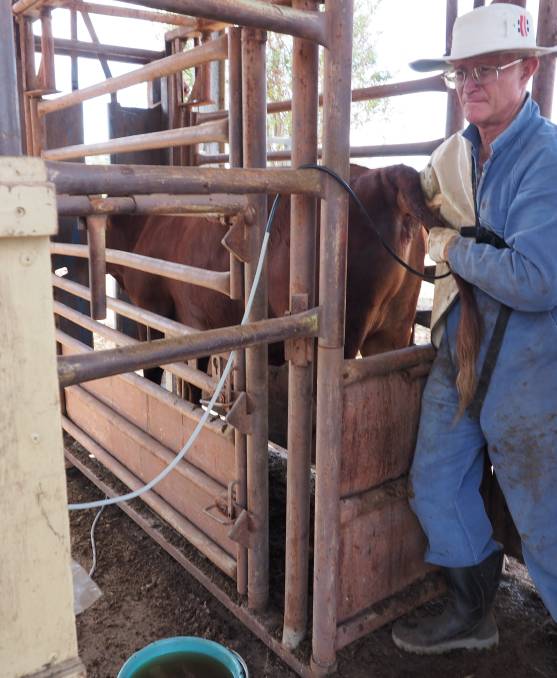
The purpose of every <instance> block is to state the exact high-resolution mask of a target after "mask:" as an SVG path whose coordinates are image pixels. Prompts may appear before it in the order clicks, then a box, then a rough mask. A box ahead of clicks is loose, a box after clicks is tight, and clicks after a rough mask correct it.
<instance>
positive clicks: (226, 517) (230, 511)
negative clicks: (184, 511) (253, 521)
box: [203, 480, 243, 525]
mask: <svg viewBox="0 0 557 678" xmlns="http://www.w3.org/2000/svg"><path fill="white" fill-rule="evenodd" d="M239 484H240V481H239V480H231V481H230V482H229V483H228V489H227V492H226V499H225V498H224V497H223V496H218V497H215V503H214V504H211V505H210V506H207V507H205V508H204V509H203V513H205V514H206V515H208V516H209V518H212V519H213V520H214V521H215V522H217V523H219V525H232V524H233V523H234V520H235V517H236V512H237V510H243V509H242V507H241V506H238V504H236V502H235V501H234V499H235V492H234V490H235V489H236V486H237V485H239ZM215 511H218V513H215Z"/></svg>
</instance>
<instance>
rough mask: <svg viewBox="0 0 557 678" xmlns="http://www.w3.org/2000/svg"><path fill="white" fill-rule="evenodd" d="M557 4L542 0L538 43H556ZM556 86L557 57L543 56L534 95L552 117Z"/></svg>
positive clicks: (536, 77) (542, 108) (550, 0)
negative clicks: (556, 59)
mask: <svg viewBox="0 0 557 678" xmlns="http://www.w3.org/2000/svg"><path fill="white" fill-rule="evenodd" d="M556 26H557V4H556V3H555V2H554V0H540V5H539V12H538V35H537V43H538V45H543V46H550V45H554V44H555V42H556V39H557V31H556V28H555V27H556ZM554 87H555V58H554V57H553V58H552V57H549V56H547V57H542V58H541V59H540V68H539V70H538V72H537V73H536V75H535V76H534V83H533V86H532V97H533V99H534V100H535V101H537V103H538V104H539V107H540V111H541V114H542V115H543V116H545V117H546V118H549V119H551V112H552V108H553V91H554Z"/></svg>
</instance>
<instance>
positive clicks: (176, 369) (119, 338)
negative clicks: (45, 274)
mask: <svg viewBox="0 0 557 678" xmlns="http://www.w3.org/2000/svg"><path fill="white" fill-rule="evenodd" d="M54 311H55V313H56V314H57V315H59V316H61V317H63V318H66V319H67V320H70V321H71V322H73V323H75V324H76V325H78V326H79V327H84V328H85V329H87V330H89V331H90V332H93V333H95V334H99V335H100V336H101V337H104V338H105V339H108V340H109V341H113V342H114V343H115V344H117V345H118V346H121V347H122V348H121V349H120V350H122V351H125V350H126V349H127V350H129V347H133V346H137V345H140V344H143V342H140V341H138V340H137V339H133V338H132V337H128V335H127V334H123V333H122V332H118V330H113V329H112V328H111V327H107V326H106V325H104V324H103V323H100V322H98V321H97V320H93V319H92V318H90V317H89V316H88V315H84V314H83V313H80V312H79V311H76V310H75V309H73V308H70V307H69V306H65V305H64V304H62V303H60V302H58V301H55V302H54ZM196 333H198V332H196ZM180 336H183V335H180ZM165 370H166V371H167V372H170V373H171V374H174V375H175V376H177V377H179V378H180V379H184V380H185V381H187V382H188V383H190V384H193V385H194V386H197V387H198V388H200V389H203V390H205V391H213V390H214V388H215V386H216V383H217V382H216V380H214V379H212V378H211V377H210V376H209V375H207V374H205V372H202V371H201V370H198V369H196V368H194V367H190V366H189V365H183V364H174V363H169V364H168V365H166V366H165Z"/></svg>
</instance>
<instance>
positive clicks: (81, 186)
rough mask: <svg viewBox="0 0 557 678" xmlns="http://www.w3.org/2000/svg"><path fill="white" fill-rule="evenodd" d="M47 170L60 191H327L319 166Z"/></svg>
mask: <svg viewBox="0 0 557 678" xmlns="http://www.w3.org/2000/svg"><path fill="white" fill-rule="evenodd" d="M46 168H47V174H48V179H49V181H51V182H52V183H54V184H55V185H56V190H57V192H58V193H66V194H68V195H75V194H77V195H83V194H87V195H98V194H101V195H102V194H105V193H108V194H109V195H111V196H119V195H123V196H126V195H130V194H135V193H137V194H140V193H167V194H178V195H186V194H189V193H200V194H205V195H207V194H209V193H233V194H238V193H240V194H244V193H250V194H251V193H305V194H308V195H312V196H314V197H320V196H321V193H322V188H321V185H322V177H321V173H320V172H318V171H317V170H292V169H265V168H260V169H254V168H243V169H232V170H230V169H221V168H218V169H217V168H212V169H199V168H198V167H161V166H157V165H84V164H81V163H73V162H55V161H53V160H48V161H47V162H46Z"/></svg>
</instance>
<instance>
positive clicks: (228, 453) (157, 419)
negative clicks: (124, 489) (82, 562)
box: [63, 346, 236, 487]
mask: <svg viewBox="0 0 557 678" xmlns="http://www.w3.org/2000/svg"><path fill="white" fill-rule="evenodd" d="M75 352H76V349H75V348H73V347H69V346H64V347H63V353H64V355H71V354H72V353H75ZM82 388H84V389H85V390H86V391H88V392H89V393H92V394H94V395H95V397H96V398H98V399H99V400H100V401H101V402H103V403H104V404H105V405H108V406H109V407H111V408H112V409H114V411H115V412H117V413H118V414H120V415H121V416H123V417H125V418H126V419H127V420H128V421H130V422H132V423H133V424H135V425H136V426H138V427H139V428H141V429H142V430H143V431H145V432H147V433H148V434H149V435H151V436H152V437H153V438H154V439H155V440H156V441H157V442H159V443H161V444H162V445H164V446H165V447H167V448H169V449H170V450H172V451H173V452H178V451H179V450H181V449H182V446H183V444H184V443H185V442H186V440H188V438H189V436H190V435H191V433H192V431H193V429H194V428H195V426H196V425H197V422H198V420H199V417H200V416H201V413H202V411H201V409H200V408H194V407H193V405H191V404H190V403H188V402H185V401H183V400H180V399H179V398H177V397H176V396H175V395H173V394H172V393H170V392H168V391H165V390H163V389H161V388H160V387H159V386H157V385H156V384H153V383H152V382H149V381H146V380H144V379H143V378H142V377H139V376H137V375H127V376H126V377H122V376H115V377H108V378H106V379H97V380H95V381H91V382H87V383H86V384H83V385H82ZM190 413H192V414H190ZM188 415H189V416H188ZM187 458H188V461H189V462H190V463H191V464H193V465H194V466H196V467H197V468H198V469H200V470H202V471H204V472H205V473H207V474H208V475H209V476H210V477H211V478H214V479H215V480H216V481H218V482H219V483H221V484H222V485H224V486H225V487H226V486H227V485H228V483H229V482H230V481H231V480H233V479H235V478H236V474H235V462H234V459H235V451H234V435H233V430H232V429H231V428H230V427H228V426H226V425H225V424H224V423H222V424H220V423H217V422H215V423H209V424H207V425H206V426H205V427H204V429H203V431H202V432H201V433H200V434H199V436H198V438H197V441H196V442H195V444H194V445H193V447H192V448H191V450H190V451H189V452H188V454H187Z"/></svg>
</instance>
